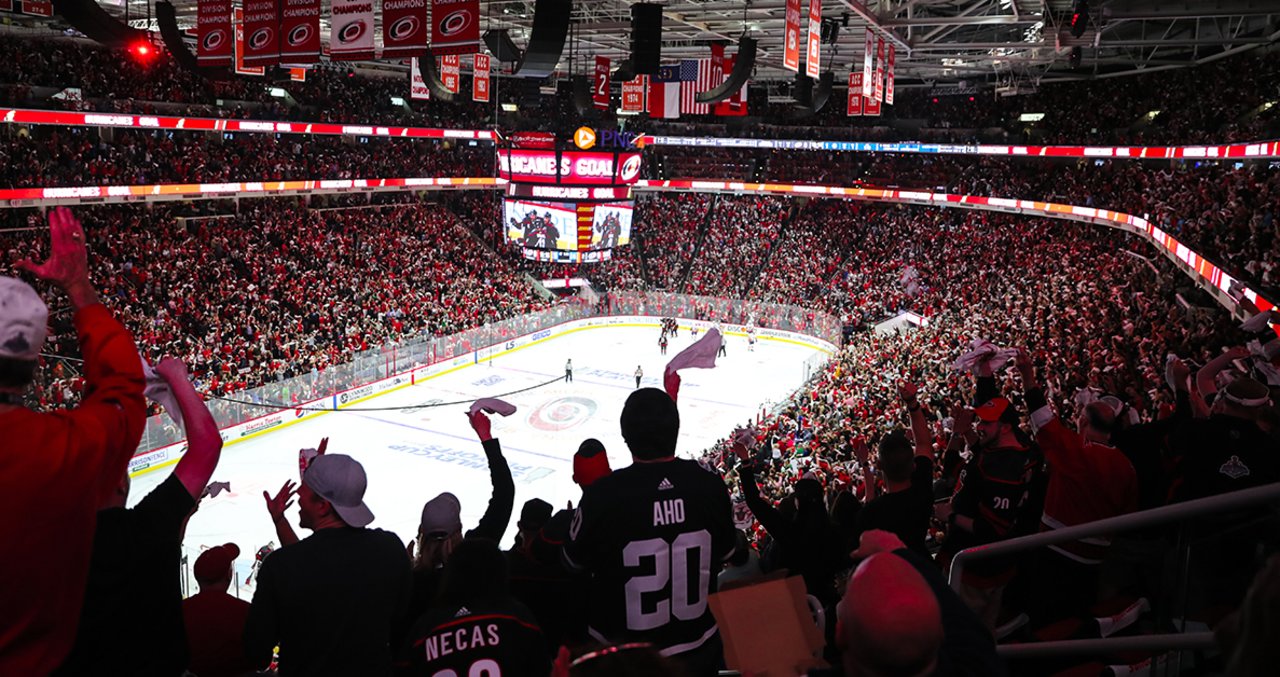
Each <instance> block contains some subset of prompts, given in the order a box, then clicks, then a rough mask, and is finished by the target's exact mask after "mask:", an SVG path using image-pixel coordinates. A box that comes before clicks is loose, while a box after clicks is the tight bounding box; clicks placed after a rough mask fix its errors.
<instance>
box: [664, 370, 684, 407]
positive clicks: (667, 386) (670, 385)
mask: <svg viewBox="0 0 1280 677" xmlns="http://www.w3.org/2000/svg"><path fill="white" fill-rule="evenodd" d="M662 389H663V390H665V391H667V396H668V397H670V398H671V401H672V402H675V401H676V396H677V395H678V394H680V374H678V373H677V372H674V371H669V372H667V373H665V374H663V375H662Z"/></svg>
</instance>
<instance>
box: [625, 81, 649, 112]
mask: <svg viewBox="0 0 1280 677" xmlns="http://www.w3.org/2000/svg"><path fill="white" fill-rule="evenodd" d="M644 79H645V76H643V75H639V76H636V79H635V80H631V81H628V82H624V83H622V109H621V110H622V112H623V113H643V112H644V92H645V90H646V89H648V86H647V85H646V83H645V81H644Z"/></svg>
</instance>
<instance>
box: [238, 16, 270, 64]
mask: <svg viewBox="0 0 1280 677" xmlns="http://www.w3.org/2000/svg"><path fill="white" fill-rule="evenodd" d="M235 28H236V75H264V74H265V73H266V72H267V69H266V68H265V67H263V66H257V67H254V66H246V65H244V51H245V46H244V12H242V11H241V10H240V8H239V7H237V8H236V13H235Z"/></svg>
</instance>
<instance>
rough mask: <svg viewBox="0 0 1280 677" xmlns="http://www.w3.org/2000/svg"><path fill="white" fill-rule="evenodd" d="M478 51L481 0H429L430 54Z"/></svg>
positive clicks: (471, 52)
mask: <svg viewBox="0 0 1280 677" xmlns="http://www.w3.org/2000/svg"><path fill="white" fill-rule="evenodd" d="M478 51H480V0H431V53H432V54H435V55H436V56H440V55H441V54H474V53H476V52H478Z"/></svg>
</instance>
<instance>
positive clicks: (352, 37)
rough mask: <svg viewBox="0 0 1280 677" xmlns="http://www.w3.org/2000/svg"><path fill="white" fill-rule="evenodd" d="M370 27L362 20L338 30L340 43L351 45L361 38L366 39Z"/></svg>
mask: <svg viewBox="0 0 1280 677" xmlns="http://www.w3.org/2000/svg"><path fill="white" fill-rule="evenodd" d="M367 30H368V25H367V24H365V22H364V21H363V20H362V19H357V20H355V21H352V22H351V23H349V24H347V25H345V26H343V27H342V28H339V29H338V42H340V43H342V44H344V45H349V44H351V43H353V42H355V41H357V40H359V39H360V38H362V37H364V34H365V31H367Z"/></svg>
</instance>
